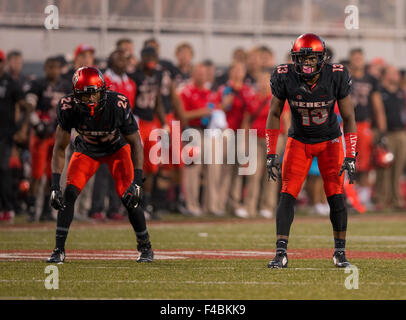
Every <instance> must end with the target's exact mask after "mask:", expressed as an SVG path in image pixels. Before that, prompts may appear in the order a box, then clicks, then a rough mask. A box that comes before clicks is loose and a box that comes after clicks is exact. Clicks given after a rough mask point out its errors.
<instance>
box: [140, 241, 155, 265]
mask: <svg viewBox="0 0 406 320" xmlns="http://www.w3.org/2000/svg"><path fill="white" fill-rule="evenodd" d="M137 250H138V251H139V252H140V253H141V254H140V256H139V257H138V259H137V262H152V261H153V260H154V252H153V251H152V248H151V242H150V241H149V239H147V240H144V241H138V246H137Z"/></svg>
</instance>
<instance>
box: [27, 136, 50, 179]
mask: <svg viewBox="0 0 406 320" xmlns="http://www.w3.org/2000/svg"><path fill="white" fill-rule="evenodd" d="M54 144H55V137H50V138H45V139H40V138H38V137H37V136H36V135H35V134H32V135H31V140H30V153H31V176H32V178H33V179H37V180H39V179H41V178H42V176H43V175H44V173H46V175H47V178H48V179H49V180H50V179H51V175H52V172H51V160H52V152H53V149H54Z"/></svg>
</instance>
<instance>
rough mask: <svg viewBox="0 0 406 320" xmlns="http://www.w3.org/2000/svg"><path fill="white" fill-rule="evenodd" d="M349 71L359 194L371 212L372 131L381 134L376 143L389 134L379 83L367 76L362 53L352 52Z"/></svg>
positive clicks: (355, 50)
mask: <svg viewBox="0 0 406 320" xmlns="http://www.w3.org/2000/svg"><path fill="white" fill-rule="evenodd" d="M349 70H350V73H351V77H352V81H353V89H352V91H351V99H352V103H353V105H354V108H355V121H356V124H357V133H358V144H357V152H358V154H359V158H358V159H357V175H358V177H357V181H358V183H357V192H358V196H359V198H360V200H361V202H362V204H363V205H364V206H365V207H366V208H367V209H368V208H369V209H371V206H372V203H371V182H370V179H369V176H370V175H369V172H370V171H371V170H372V162H371V159H372V146H373V144H374V134H373V131H372V130H373V127H374V126H375V127H376V129H377V131H378V134H377V137H378V139H377V140H380V139H381V137H383V135H384V134H385V132H386V120H385V111H384V107H383V103H382V98H381V94H380V93H379V82H378V80H377V79H375V78H374V77H373V76H371V75H370V74H368V73H367V72H366V65H365V58H364V53H363V51H362V49H358V48H356V49H352V50H351V51H350V61H349Z"/></svg>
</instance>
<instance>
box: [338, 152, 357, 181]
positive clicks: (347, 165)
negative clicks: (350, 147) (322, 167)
mask: <svg viewBox="0 0 406 320" xmlns="http://www.w3.org/2000/svg"><path fill="white" fill-rule="evenodd" d="M344 170H347V173H348V178H349V179H350V182H349V183H350V184H353V183H354V181H355V174H356V170H355V158H348V157H345V158H344V162H343V165H342V166H341V170H340V173H339V174H338V175H339V176H341V175H342V174H343V172H344Z"/></svg>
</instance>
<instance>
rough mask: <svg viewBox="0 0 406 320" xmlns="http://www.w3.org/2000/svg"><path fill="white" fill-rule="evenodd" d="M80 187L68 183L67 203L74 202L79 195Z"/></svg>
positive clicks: (65, 194) (66, 190)
mask: <svg viewBox="0 0 406 320" xmlns="http://www.w3.org/2000/svg"><path fill="white" fill-rule="evenodd" d="M79 193H80V191H79V189H78V188H76V187H75V186H74V185H73V184H68V185H67V186H66V189H65V193H64V202H65V204H67V205H69V204H74V203H75V201H76V199H77V197H78V196H79Z"/></svg>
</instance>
